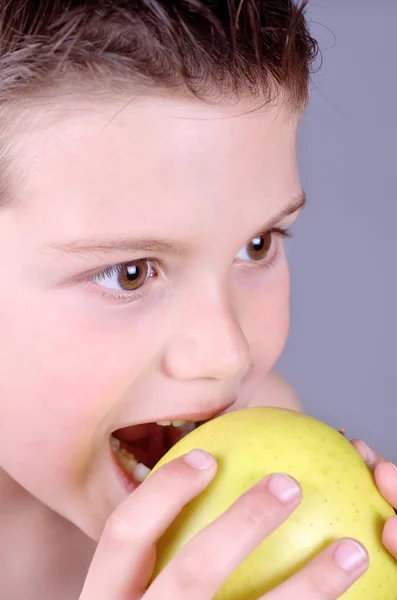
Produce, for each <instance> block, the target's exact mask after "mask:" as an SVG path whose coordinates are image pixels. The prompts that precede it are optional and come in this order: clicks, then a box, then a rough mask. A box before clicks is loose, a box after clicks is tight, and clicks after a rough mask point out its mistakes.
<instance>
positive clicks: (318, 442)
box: [150, 407, 397, 600]
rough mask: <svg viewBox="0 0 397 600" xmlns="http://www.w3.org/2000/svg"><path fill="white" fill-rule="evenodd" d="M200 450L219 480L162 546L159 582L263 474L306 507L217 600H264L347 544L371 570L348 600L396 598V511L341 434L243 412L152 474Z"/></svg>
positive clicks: (271, 413) (304, 420)
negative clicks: (294, 486) (338, 544)
mask: <svg viewBox="0 0 397 600" xmlns="http://www.w3.org/2000/svg"><path fill="white" fill-rule="evenodd" d="M194 448H203V449H205V450H207V451H208V452H210V453H211V454H212V455H213V456H214V457H215V458H216V459H217V461H218V473H217V475H216V476H215V479H214V480H213V481H212V482H211V483H210V485H209V486H208V488H207V489H206V490H205V491H204V492H202V493H201V494H200V495H199V496H198V497H197V498H196V499H194V500H193V501H192V502H190V503H189V504H188V505H187V506H186V507H184V509H183V510H182V512H181V513H180V515H179V516H178V518H177V519H176V520H175V521H174V523H173V524H172V525H171V527H170V528H169V529H168V530H167V532H166V533H165V535H164V536H163V537H162V538H161V540H160V542H159V544H158V554H157V563H156V569H155V573H154V577H155V576H156V575H157V574H158V573H159V572H160V571H161V570H162V569H163V568H164V566H165V565H166V564H167V562H168V561H169V560H170V559H171V558H172V557H173V556H174V555H175V554H176V553H177V552H178V551H179V550H180V548H181V547H182V546H184V544H185V543H186V542H187V541H188V540H189V539H190V538H192V537H193V536H194V535H195V534H196V533H197V532H198V531H200V530H201V529H202V528H203V527H204V526H205V525H207V524H208V523H210V522H212V521H213V520H214V519H216V518H217V517H218V516H219V515H221V514H222V513H223V512H224V511H225V510H226V509H227V508H228V507H229V506H230V505H231V504H232V503H233V502H234V501H235V500H236V499H237V498H238V497H239V496H241V494H243V493H244V492H245V491H246V490H248V489H249V488H250V487H251V486H252V485H254V484H255V483H256V482H258V481H259V480H260V479H262V478H263V477H265V476H266V475H269V474H271V473H276V472H284V473H288V474H290V475H291V476H293V477H295V479H297V481H299V483H300V485H301V486H302V490H303V499H302V502H301V504H300V506H299V507H298V508H297V510H296V511H295V512H294V513H293V514H292V515H291V516H290V517H289V518H288V519H287V521H285V522H284V523H283V524H282V525H281V527H280V528H279V529H277V530H276V531H275V532H273V533H272V534H271V535H270V536H269V537H268V538H267V539H265V540H264V541H263V542H262V543H261V544H260V545H259V546H258V547H257V548H256V550H255V551H254V552H253V553H252V554H251V555H250V556H249V557H248V558H247V559H245V561H243V563H241V564H240V566H239V567H238V568H237V569H236V570H235V571H234V573H233V574H232V575H231V576H230V577H229V578H228V579H227V581H226V582H225V583H224V584H223V586H222V587H221V588H220V590H219V591H218V593H217V594H216V596H215V599H216V600H242V599H244V600H258V598H259V597H260V596H261V595H262V594H264V593H265V592H267V591H269V590H271V589H272V588H274V587H275V586H277V585H278V584H279V583H281V582H282V581H284V580H285V579H287V578H288V577H289V576H290V575H292V574H293V573H295V572H296V571H297V570H298V569H299V568H300V567H302V566H303V565H304V564H306V563H307V562H308V561H309V560H310V559H311V558H313V557H314V556H315V555H316V554H318V553H319V552H320V551H321V550H322V549H324V548H325V547H326V546H328V545H329V544H330V543H331V542H332V541H334V540H336V539H339V538H341V537H351V538H354V539H357V540H359V541H360V542H361V543H362V544H363V545H364V546H365V547H366V549H367V551H368V553H369V556H370V566H369V568H368V570H367V571H366V573H365V574H364V575H363V576H362V577H361V578H360V579H359V580H357V581H356V582H355V583H354V584H353V586H352V587H351V588H350V589H349V590H348V591H347V592H345V594H344V595H343V596H342V597H343V599H344V600H396V599H397V561H396V560H395V559H394V558H393V557H392V556H391V554H389V553H388V552H387V550H386V549H385V547H384V546H383V544H382V540H381V535H382V530H383V526H384V524H385V522H386V520H387V519H388V518H389V517H391V516H393V515H394V514H395V512H394V510H393V508H392V507H391V506H390V505H389V504H388V503H387V502H386V500H384V498H383V497H382V496H381V494H380V492H379V491H378V489H377V487H376V485H375V482H374V478H373V474H372V472H371V470H370V469H369V467H368V466H367V465H366V464H365V462H364V461H363V459H362V458H361V456H360V455H359V454H358V452H357V451H356V450H355V448H354V447H353V446H352V445H351V444H350V443H349V442H348V441H347V440H346V439H345V438H344V437H343V435H341V434H340V433H339V432H338V431H336V430H335V429H333V428H332V427H330V426H328V425H326V424H325V423H323V422H321V421H318V420H317V419H315V418H313V417H311V416H309V415H305V414H302V413H298V412H295V411H293V410H289V409H283V408H272V407H257V408H246V409H242V410H238V411H235V412H231V413H227V414H224V415H222V416H220V417H217V418H216V419H213V420H212V421H209V422H207V423H205V424H203V425H201V426H200V427H198V428H197V429H195V430H194V431H192V432H191V433H189V434H188V435H187V436H186V437H184V438H183V439H182V440H180V441H179V442H178V443H177V444H176V445H175V446H173V447H172V448H171V449H170V450H169V452H168V453H167V454H166V455H165V456H164V457H163V458H162V459H161V460H160V461H159V463H158V464H157V465H156V467H155V468H154V469H153V471H152V473H151V475H152V474H153V473H154V472H155V471H156V470H157V469H158V468H159V467H160V466H161V465H163V464H165V463H167V462H169V461H171V460H173V459H174V458H177V457H179V456H181V455H183V454H186V453H187V452H189V451H190V450H193V449H194ZM151 475H150V476H151Z"/></svg>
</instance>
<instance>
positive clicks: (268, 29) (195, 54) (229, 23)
mask: <svg viewBox="0 0 397 600" xmlns="http://www.w3.org/2000/svg"><path fill="white" fill-rule="evenodd" d="M306 4H307V0H306V1H302V2H301V3H300V5H299V6H298V5H297V3H296V2H294V0H86V1H84V0H34V1H33V0H32V1H31V0H0V104H2V103H4V102H7V101H9V100H10V98H11V97H13V98H14V99H15V97H16V96H17V97H19V98H20V97H21V96H23V95H25V96H26V95H29V93H35V91H37V90H40V88H41V89H43V87H46V86H51V87H54V86H56V85H59V84H60V83H61V82H65V81H69V82H70V83H71V82H73V81H76V80H78V81H79V84H80V85H81V82H82V81H83V82H85V83H86V84H87V85H88V84H90V83H93V84H95V83H98V82H101V84H102V86H103V79H104V77H107V78H110V79H111V80H112V83H114V84H115V85H116V89H117V88H119V87H120V89H121V90H122V89H124V90H125V89H126V84H127V82H129V81H130V82H132V83H133V85H135V86H136V89H139V88H140V87H141V86H143V87H144V88H148V87H149V88H153V89H156V88H157V89H166V90H168V91H172V90H176V91H179V92H180V91H181V89H183V90H184V91H185V92H186V91H190V92H191V93H193V94H194V95H196V96H199V97H200V98H202V99H205V100H213V99H218V98H222V96H224V95H235V96H237V97H238V96H239V95H241V94H251V95H252V94H254V95H258V96H260V97H262V98H264V99H265V100H269V99H270V96H271V94H272V93H273V92H274V91H276V90H277V91H278V93H279V92H280V91H282V92H284V93H286V98H287V99H288V101H290V102H291V103H292V105H293V107H294V108H295V109H298V110H301V109H302V108H304V106H305V104H306V101H307V90H308V79H309V70H310V68H309V67H310V64H311V62H312V61H313V59H314V57H315V56H316V51H317V46H316V42H315V41H314V40H313V39H312V38H311V36H310V34H309V32H308V30H307V28H306V23H305V18H304V9H305V6H306ZM129 89H130V90H131V86H129Z"/></svg>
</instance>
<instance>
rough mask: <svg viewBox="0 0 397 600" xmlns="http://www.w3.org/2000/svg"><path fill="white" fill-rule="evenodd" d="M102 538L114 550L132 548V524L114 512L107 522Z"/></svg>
mask: <svg viewBox="0 0 397 600" xmlns="http://www.w3.org/2000/svg"><path fill="white" fill-rule="evenodd" d="M102 537H103V538H104V539H105V540H106V543H107V545H109V546H111V547H112V548H113V547H114V548H117V549H120V548H124V547H130V546H131V542H132V540H133V535H132V531H131V522H129V521H128V520H127V519H126V518H125V517H124V516H123V515H120V514H118V513H117V511H116V512H114V513H113V514H112V515H111V516H110V517H109V519H108V521H107V522H106V525H105V528H104V531H103V536H102Z"/></svg>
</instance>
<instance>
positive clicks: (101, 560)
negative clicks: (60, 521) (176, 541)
mask: <svg viewBox="0 0 397 600" xmlns="http://www.w3.org/2000/svg"><path fill="white" fill-rule="evenodd" d="M215 472H216V462H215V460H214V459H213V458H212V457H211V456H210V455H208V454H207V453H206V452H203V451H201V450H193V451H192V452H190V453H189V454H188V455H187V456H185V457H180V458H178V459H176V460H174V461H172V462H170V463H168V464H166V465H164V466H163V467H161V468H160V469H158V471H156V472H155V473H154V474H153V475H152V476H150V477H149V478H148V479H147V480H146V481H145V482H144V483H143V484H142V485H141V486H140V487H138V488H137V489H136V490H135V491H134V492H133V493H132V494H131V496H129V498H127V500H125V501H124V502H123V503H122V504H120V506H119V507H118V508H117V509H116V510H115V511H114V513H113V514H112V515H111V516H110V518H109V520H108V522H107V523H106V525H105V528H104V531H103V534H102V537H101V539H100V541H99V544H98V547H97V550H96V553H95V556H94V559H93V561H92V564H91V567H90V569H89V573H88V576H87V579H86V582H85V585H84V589H83V592H82V595H81V596H80V600H109V599H110V598H112V600H126V599H127V598H128V600H135V599H136V598H140V597H141V596H142V593H143V591H144V590H145V589H146V586H147V584H148V582H149V580H150V577H151V575H152V572H153V568H154V563H155V545H156V543H157V541H158V540H159V538H160V537H161V536H162V535H163V534H164V532H165V531H166V529H167V528H168V527H169V526H170V524H171V523H172V521H174V519H175V518H176V517H177V515H178V514H179V512H180V511H181V509H182V508H183V506H184V505H185V504H187V503H188V502H189V501H190V500H192V499H193V498H194V497H195V496H197V495H198V494H199V493H200V492H201V491H203V490H204V488H205V487H206V486H207V485H208V484H209V482H210V481H211V479H212V478H213V477H214V475H215Z"/></svg>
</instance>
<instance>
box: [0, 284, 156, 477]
mask: <svg viewBox="0 0 397 600" xmlns="http://www.w3.org/2000/svg"><path fill="white" fill-rule="evenodd" d="M58 300H59V299H58ZM10 306H12V307H11V308H10ZM24 310H25V307H24V306H23V303H22V302H21V303H20V305H19V306H18V305H17V304H15V303H14V305H9V306H8V315H7V318H4V319H0V326H1V330H2V331H3V336H4V337H3V341H4V344H5V347H6V348H7V355H6V356H5V360H4V361H1V363H0V393H1V397H2V399H3V400H2V404H1V410H0V424H1V427H2V431H3V432H4V434H2V436H1V438H0V457H1V458H0V460H3V457H4V456H6V455H7V448H8V447H10V446H9V444H10V443H12V440H13V439H14V438H15V436H17V437H18V439H19V440H20V444H18V450H17V452H16V453H13V454H12V457H11V456H10V457H9V458H7V459H6V460H7V461H10V460H13V461H14V462H15V468H18V469H20V468H22V466H23V463H24V461H26V456H27V455H28V456H29V455H30V454H31V453H33V455H34V456H36V457H37V460H36V461H35V464H36V465H39V464H41V463H42V464H46V465H47V467H48V468H49V469H50V470H52V471H55V470H56V469H60V470H61V471H62V472H63V475H64V476H65V475H66V474H67V476H68V477H69V478H71V477H78V476H79V475H78V474H79V471H81V469H82V468H83V464H82V463H83V461H84V462H85V465H86V461H87V460H88V461H89V460H95V454H96V452H97V451H98V452H99V450H100V443H102V445H103V439H104V435H103V434H104V433H105V432H107V428H108V427H110V426H111V422H112V419H113V420H114V419H115V415H114V411H115V410H116V405H117V401H118V400H119V399H120V397H122V396H123V394H125V392H126V389H127V388H128V387H129V386H130V385H131V382H133V381H134V380H135V379H136V377H137V373H138V372H139V371H140V370H142V368H143V367H142V362H143V360H144V358H143V357H144V356H145V352H144V348H143V347H142V344H140V352H139V353H138V352H136V351H134V347H135V343H136V342H137V338H139V337H141V338H143V336H142V335H141V336H139V327H138V331H137V332H135V333H136V336H134V341H135V343H134V344H132V343H131V345H129V346H128V347H126V343H128V342H129V341H130V340H131V339H132V336H127V335H126V331H125V321H126V319H125V318H124V319H123V323H124V327H123V326H122V324H121V318H119V322H118V324H116V323H115V321H114V319H112V320H111V319H109V318H108V319H107V320H106V317H105V318H102V319H99V317H98V315H97V314H95V313H93V311H90V310H87V309H86V310H84V311H82V310H77V309H76V308H74V309H73V308H72V307H71V306H68V304H67V302H65V303H64V302H54V301H53V300H51V302H50V301H48V300H46V298H45V297H44V295H43V297H42V298H41V299H40V300H39V299H37V301H36V302H33V299H32V298H31V301H30V305H29V319H27V318H26V314H24ZM10 313H12V314H10ZM3 314H4V313H3ZM9 464H11V463H9ZM84 468H85V467H84ZM43 471H44V469H43Z"/></svg>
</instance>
